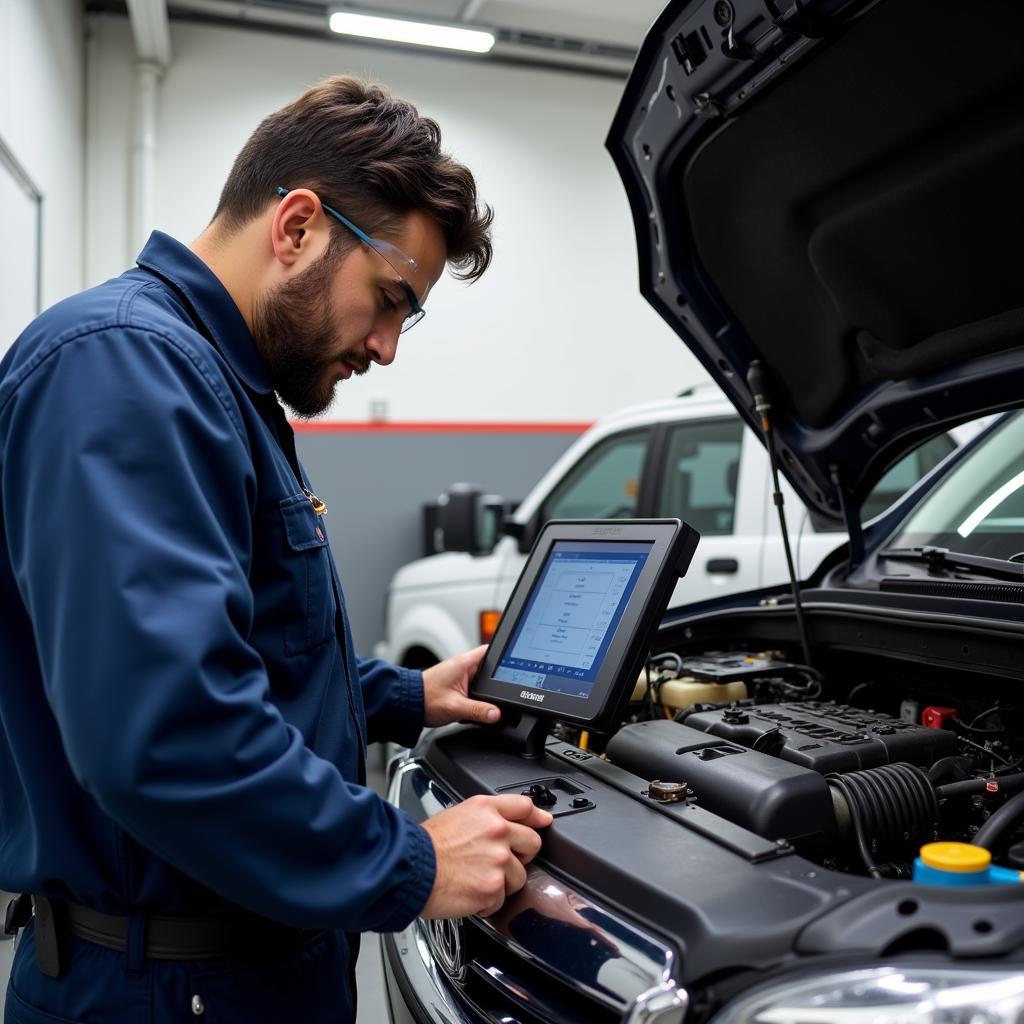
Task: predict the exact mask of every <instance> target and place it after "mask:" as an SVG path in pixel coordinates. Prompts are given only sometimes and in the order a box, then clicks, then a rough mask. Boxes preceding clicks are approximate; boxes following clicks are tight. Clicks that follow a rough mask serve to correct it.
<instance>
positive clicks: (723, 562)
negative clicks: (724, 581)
mask: <svg viewBox="0 0 1024 1024" xmlns="http://www.w3.org/2000/svg"><path fill="white" fill-rule="evenodd" d="M707 570H708V572H717V573H730V574H731V573H734V572H739V571H740V563H739V562H737V561H736V559H735V558H711V559H709V560H708V564H707Z"/></svg>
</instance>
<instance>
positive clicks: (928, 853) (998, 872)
mask: <svg viewBox="0 0 1024 1024" xmlns="http://www.w3.org/2000/svg"><path fill="white" fill-rule="evenodd" d="M914 881H915V882H917V883H918V884H920V885H945V886H954V887H957V888H960V887H965V886H974V885H1006V884H1013V883H1020V882H1022V881H1024V872H1020V871H1012V870H1010V869H1009V868H1001V867H996V866H994V865H993V864H992V855H991V854H990V853H989V852H988V850H986V849H985V848H984V847H981V846H972V845H971V844H970V843H926V844H925V845H924V846H922V847H921V854H920V856H919V857H918V858H917V860H915V861H914Z"/></svg>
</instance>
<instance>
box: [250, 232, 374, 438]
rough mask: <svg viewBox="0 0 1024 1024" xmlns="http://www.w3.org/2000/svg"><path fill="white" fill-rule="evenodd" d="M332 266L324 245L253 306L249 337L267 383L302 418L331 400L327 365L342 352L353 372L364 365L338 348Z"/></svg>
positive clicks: (359, 371)
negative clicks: (300, 270) (314, 257)
mask: <svg viewBox="0 0 1024 1024" xmlns="http://www.w3.org/2000/svg"><path fill="white" fill-rule="evenodd" d="M337 267H338V261H337V260H336V259H335V258H334V257H333V256H332V253H331V251H330V249H328V251H327V252H325V253H324V255H323V256H321V257H320V259H318V260H317V261H316V263H314V264H313V265H312V266H311V267H310V268H309V269H308V270H306V271H304V272H303V273H302V274H300V275H299V276H298V277H296V278H294V279H293V280H291V281H288V282H287V283H285V284H283V285H281V287H280V288H278V289H277V290H276V291H274V292H272V293H270V294H269V295H267V296H265V297H262V298H260V299H258V300H257V301H256V303H255V304H254V306H253V314H252V336H253V341H254V342H255V344H256V349H257V351H258V352H259V354H260V355H261V356H262V357H263V362H264V363H265V364H266V367H267V372H268V375H269V377H270V383H271V386H272V387H273V389H274V390H275V391H276V392H277V394H278V396H279V397H280V399H281V401H282V402H284V404H285V405H287V406H288V407H289V408H290V409H291V410H292V411H293V412H294V413H295V414H296V415H297V416H299V417H302V418H307V419H308V418H310V417H313V416H319V415H320V413H322V412H324V411H325V410H326V409H327V407H328V406H329V405H330V404H331V400H332V399H333V398H334V389H335V386H336V384H337V381H336V380H335V379H334V374H333V373H332V371H331V369H330V367H331V363H333V362H335V361H336V360H337V359H338V358H339V357H340V356H341V355H342V354H344V358H345V361H346V362H348V363H349V364H350V365H351V366H352V368H353V372H354V373H356V374H363V373H365V372H366V371H367V370H368V369H369V365H370V361H369V359H368V358H366V357H365V356H360V355H357V354H356V353H351V354H345V353H340V352H339V351H338V343H337V338H338V333H339V330H340V327H341V324H340V323H339V322H338V318H337V317H336V316H335V313H334V304H333V303H332V302H331V298H330V295H331V286H332V284H333V281H334V274H335V270H336V269H337Z"/></svg>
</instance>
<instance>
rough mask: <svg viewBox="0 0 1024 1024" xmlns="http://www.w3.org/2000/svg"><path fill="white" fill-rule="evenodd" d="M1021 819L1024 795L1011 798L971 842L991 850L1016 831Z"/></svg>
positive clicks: (1023, 815)
mask: <svg viewBox="0 0 1024 1024" xmlns="http://www.w3.org/2000/svg"><path fill="white" fill-rule="evenodd" d="M1021 818H1024V793H1018V794H1017V795H1016V796H1015V797H1011V798H1010V799H1009V800H1007V801H1006V803H1005V804H1003V806H1002V807H1000V808H999V810H998V811H995V812H993V814H992V817H991V818H989V819H988V821H986V822H985V824H984V825H982V826H981V828H980V829H978V834H977V835H976V836H975V837H974V838H973V839H972V840H971V842H972V843H973V844H974V845H975V846H984V847H985V849H986V850H991V849H992V847H993V846H995V845H997V844H998V843H999V842H1000V841H1001V840H1003V839H1005V838H1006V836H1007V834H1008V833H1010V832H1012V831H1013V830H1014V828H1015V827H1016V826H1017V825H1018V824H1019V823H1020V820H1021Z"/></svg>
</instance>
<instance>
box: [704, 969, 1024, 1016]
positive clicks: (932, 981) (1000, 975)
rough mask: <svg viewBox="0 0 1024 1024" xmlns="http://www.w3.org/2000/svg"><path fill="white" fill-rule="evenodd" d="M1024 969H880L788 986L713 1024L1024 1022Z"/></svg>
mask: <svg viewBox="0 0 1024 1024" xmlns="http://www.w3.org/2000/svg"><path fill="white" fill-rule="evenodd" d="M1021 1022H1024V970H1022V971H1017V972H1011V971H996V970H993V971H985V970H979V969H973V970H966V969H960V968H949V969H942V970H940V969H937V968H933V967H878V968H874V969H872V970H861V971H844V972H842V973H835V974H819V975H817V976H815V977H812V978H807V977H804V978H801V979H800V980H793V981H789V982H781V983H777V984H775V985H772V986H767V987H765V988H761V989H758V990H757V991H755V992H752V993H751V994H749V995H747V996H743V997H741V998H739V999H738V1000H737V1001H736V1002H735V1003H733V1004H732V1005H730V1006H729V1007H727V1008H726V1009H725V1010H723V1011H722V1012H721V1013H720V1014H718V1015H717V1016H716V1017H715V1018H714V1024H1021Z"/></svg>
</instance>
